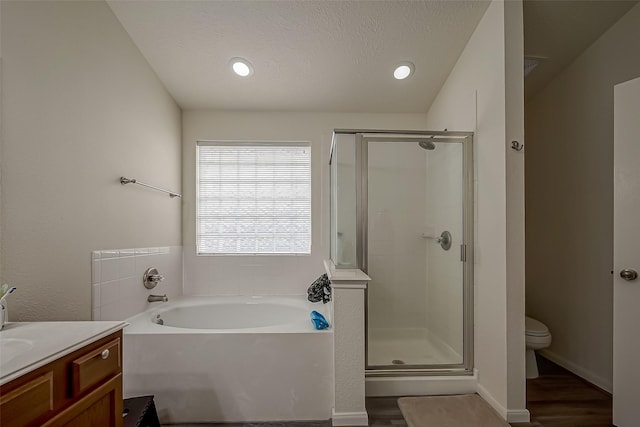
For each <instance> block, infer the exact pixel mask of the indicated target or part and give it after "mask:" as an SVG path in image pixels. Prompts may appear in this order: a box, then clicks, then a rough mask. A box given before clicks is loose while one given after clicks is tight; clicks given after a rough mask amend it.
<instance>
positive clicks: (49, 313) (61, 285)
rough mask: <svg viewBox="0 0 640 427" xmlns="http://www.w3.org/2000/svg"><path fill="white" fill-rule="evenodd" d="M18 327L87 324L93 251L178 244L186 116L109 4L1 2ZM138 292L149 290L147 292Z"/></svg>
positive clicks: (7, 253) (5, 237) (12, 310)
mask: <svg viewBox="0 0 640 427" xmlns="http://www.w3.org/2000/svg"><path fill="white" fill-rule="evenodd" d="M0 7H1V8H2V55H3V75H2V86H3V89H4V91H3V94H2V95H3V98H2V115H3V117H2V122H3V135H2V136H3V140H2V144H3V145H2V155H3V157H2V183H3V186H2V251H3V253H4V259H3V260H2V261H3V265H2V273H3V277H2V281H3V282H4V281H6V282H8V283H11V284H12V285H14V286H17V287H18V291H17V292H16V293H15V294H14V295H13V296H12V300H11V301H10V302H9V315H10V319H11V320H88V319H90V318H91V282H92V277H91V251H92V250H97V249H105V248H131V247H151V246H174V245H180V244H181V236H180V216H181V206H180V200H179V199H170V198H169V197H167V196H165V195H163V194H161V193H157V192H154V191H150V190H147V189H144V188H142V187H139V186H133V185H129V186H126V187H123V186H122V185H120V183H119V181H118V179H119V177H120V176H121V175H124V176H128V177H130V178H137V179H139V180H141V181H145V182H149V183H151V184H155V185H157V186H160V187H167V188H170V189H172V190H174V191H180V182H181V176H180V166H181V149H180V145H181V144H180V136H181V135H180V134H181V129H180V110H179V109H178V107H177V106H176V104H175V102H174V101H173V100H172V98H171V97H170V96H169V95H168V93H167V92H166V90H165V89H164V87H163V85H162V84H161V83H160V81H159V80H158V79H157V77H156V76H155V74H154V72H153V71H152V70H151V69H150V67H149V66H148V64H147V63H146V61H145V60H144V59H143V57H142V56H141V54H140V53H139V51H138V50H137V49H136V48H135V46H134V45H133V43H132V42H131V41H130V39H129V37H128V35H127V34H126V32H125V31H124V30H123V28H122V27H121V26H120V24H119V22H118V21H117V20H116V18H115V17H114V15H113V14H112V12H111V10H110V9H109V7H108V6H107V5H106V3H104V2H93V1H92V2H51V1H45V2H31V1H29V2H22V1H20V2H6V1H3V2H1V6H0ZM140 286H142V285H140Z"/></svg>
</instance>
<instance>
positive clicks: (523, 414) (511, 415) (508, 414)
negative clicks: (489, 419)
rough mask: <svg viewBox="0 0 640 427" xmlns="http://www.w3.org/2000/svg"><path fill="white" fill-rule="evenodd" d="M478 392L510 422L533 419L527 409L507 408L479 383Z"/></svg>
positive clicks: (526, 421)
mask: <svg viewBox="0 0 640 427" xmlns="http://www.w3.org/2000/svg"><path fill="white" fill-rule="evenodd" d="M477 391H478V394H479V395H480V397H482V398H483V399H484V400H485V401H486V402H487V403H488V404H489V405H491V407H492V408H493V409H495V410H496V412H497V413H498V414H499V415H500V416H501V417H502V418H504V419H505V420H506V421H507V422H508V423H528V422H529V421H530V419H531V416H530V414H529V411H528V410H526V409H507V408H505V407H504V406H502V405H501V404H500V402H498V401H497V400H496V399H495V398H494V397H493V395H492V394H491V393H489V391H488V390H487V389H486V388H484V387H483V386H482V385H481V384H478V390H477Z"/></svg>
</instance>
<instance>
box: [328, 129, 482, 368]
mask: <svg viewBox="0 0 640 427" xmlns="http://www.w3.org/2000/svg"><path fill="white" fill-rule="evenodd" d="M340 134H343V135H344V134H347V135H355V148H356V153H355V159H356V165H355V168H356V172H355V173H356V264H357V267H358V268H359V269H360V270H362V271H364V272H365V273H367V271H368V265H367V262H368V235H367V230H368V188H369V187H368V173H367V172H368V145H367V144H368V142H370V141H374V142H375V141H383V142H384V141H388V142H413V141H415V142H419V141H424V140H425V138H427V139H428V140H429V141H432V142H439V143H440V142H443V143H462V147H463V160H462V161H463V186H464V188H463V200H464V203H463V238H462V241H463V244H462V245H460V260H461V261H462V262H463V356H462V358H463V360H462V363H459V364H425V365H381V366H369V364H368V341H369V337H368V333H367V334H366V335H365V364H366V376H394V377H397V376H416V375H473V354H474V348H473V344H474V342H473V331H474V327H473V283H474V280H473V259H474V257H473V248H474V244H473V241H474V232H473V222H474V215H473V212H474V210H473V206H474V199H473V171H474V169H473V132H458V131H447V130H444V131H422V130H410V131H406V130H370V129H335V130H334V132H333V139H332V142H331V153H330V156H329V164H331V161H332V159H333V154H334V150H335V146H336V144H337V141H336V135H340ZM365 323H367V324H368V290H367V291H366V292H365ZM367 330H368V328H367Z"/></svg>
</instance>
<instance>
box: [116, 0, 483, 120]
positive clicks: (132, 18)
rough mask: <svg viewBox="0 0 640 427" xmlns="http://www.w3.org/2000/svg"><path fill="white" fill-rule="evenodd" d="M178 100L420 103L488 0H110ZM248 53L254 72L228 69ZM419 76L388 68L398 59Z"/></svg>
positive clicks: (365, 107) (349, 105)
mask: <svg viewBox="0 0 640 427" xmlns="http://www.w3.org/2000/svg"><path fill="white" fill-rule="evenodd" d="M108 3H109V5H110V7H111V9H112V10H113V12H114V13H115V15H116V16H117V18H118V19H119V20H120V22H121V23H122V25H123V26H124V28H125V30H126V31H127V32H128V33H129V35H130V36H131V38H132V39H133V41H134V43H135V44H136V45H137V46H138V48H139V49H140V51H141V52H142V54H143V55H144V56H145V57H146V58H147V60H148V61H149V64H150V65H151V66H152V67H153V69H154V70H155V71H156V73H157V74H158V76H159V78H160V79H161V80H162V81H163V82H164V84H165V86H166V87H167V89H168V90H169V92H170V93H171V95H172V96H173V97H174V98H175V100H176V101H177V102H178V104H179V105H180V106H181V107H182V108H183V109H216V110H253V111H325V112H385V113H422V112H426V111H427V108H428V107H429V105H430V104H431V102H432V101H433V99H434V97H435V96H436V94H437V92H438V90H439V89H440V87H441V85H442V83H443V82H444V80H445V79H446V77H447V75H448V74H449V72H450V70H451V69H452V67H453V65H454V64H455V62H456V60H457V58H458V56H459V55H460V52H461V51H462V49H463V48H464V46H465V44H466V43H467V41H468V39H469V37H470V35H471V34H472V33H473V31H474V30H475V27H476V26H477V23H478V22H479V20H480V18H481V17H482V15H483V13H484V11H485V10H486V8H487V6H488V2H485V1H477V0H476V1H452V0H422V1H420V0H413V1H406V0H375V1H373V0H337V1H331V0H306V1H302V0H300V1H284V0H282V1H268V0H266V1H265V0H260V1H250V0H215V1H214V0H211V1H170V0H169V1H158V0H154V1H121V0H111V1H108ZM237 56H239V57H244V58H247V59H248V60H249V61H251V63H252V64H253V67H254V69H255V72H254V74H253V76H251V77H249V78H246V79H242V78H240V77H237V76H235V75H233V74H232V73H231V72H230V66H229V61H230V59H231V58H233V57H237ZM401 61H411V62H413V63H414V64H415V75H414V76H412V77H411V78H409V79H407V80H403V81H397V80H394V79H393V78H392V73H393V69H394V65H395V64H397V63H398V62H401Z"/></svg>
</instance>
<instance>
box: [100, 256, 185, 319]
mask: <svg viewBox="0 0 640 427" xmlns="http://www.w3.org/2000/svg"><path fill="white" fill-rule="evenodd" d="M150 267H155V268H157V269H158V272H159V273H160V274H161V275H163V276H164V280H163V281H161V282H160V283H159V284H158V285H157V286H156V287H155V288H154V289H147V288H145V287H144V285H143V283H142V276H143V274H144V272H145V271H146V270H147V268H150ZM91 273H92V274H91V275H92V280H91V283H92V303H91V307H92V313H93V320H124V319H126V318H128V317H131V316H133V315H135V314H138V313H140V312H142V311H144V310H146V309H147V308H149V306H150V304H161V303H157V302H155V303H149V302H147V297H148V296H149V295H151V294H154V295H164V294H167V297H169V299H171V298H172V297H176V296H179V295H182V246H164V247H158V248H135V249H105V250H99V251H93V252H92V253H91Z"/></svg>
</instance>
